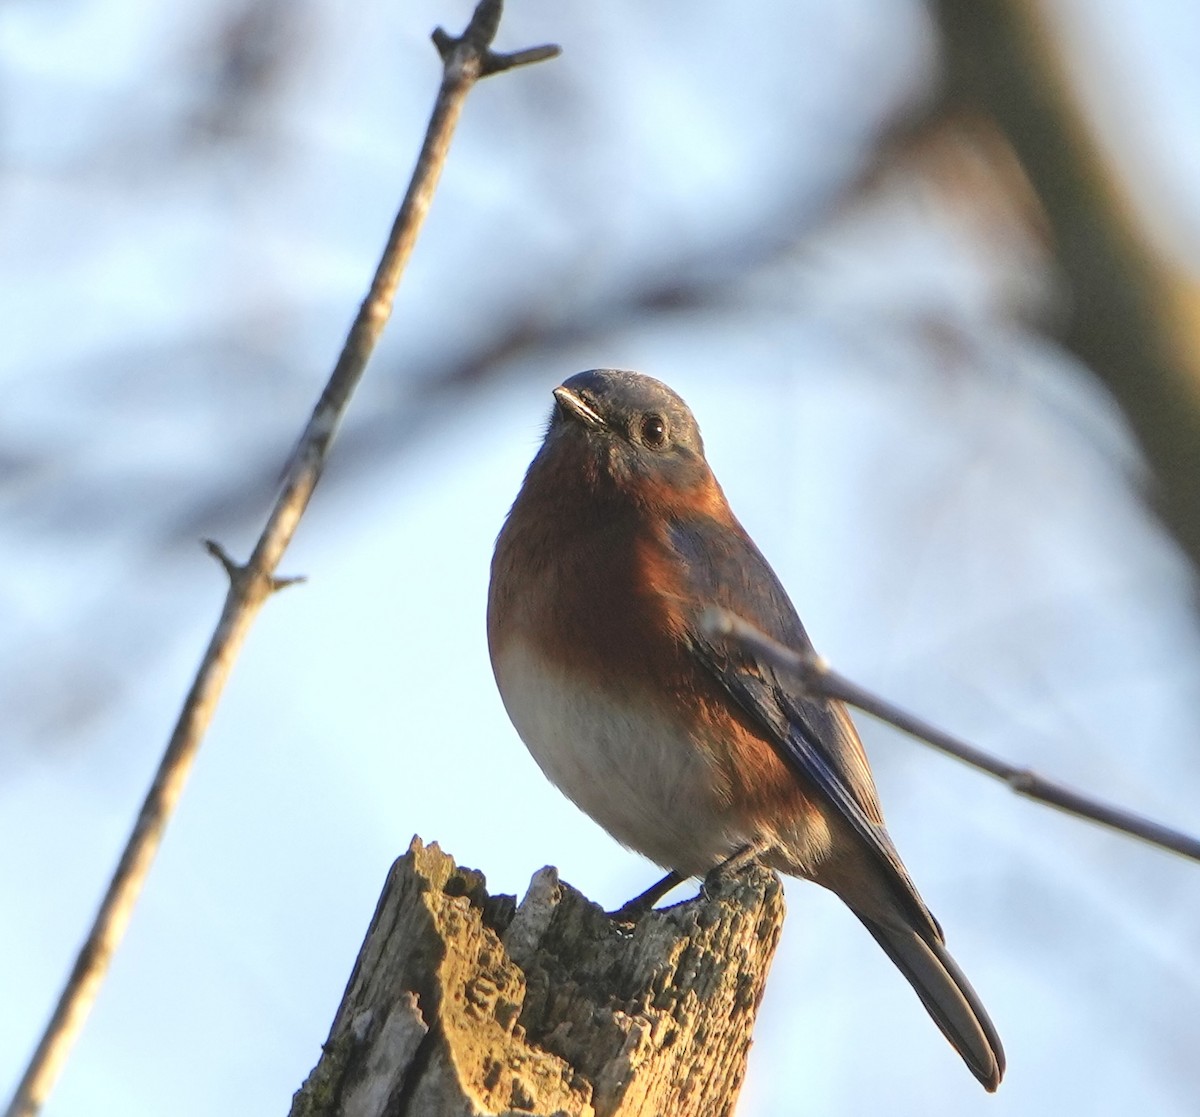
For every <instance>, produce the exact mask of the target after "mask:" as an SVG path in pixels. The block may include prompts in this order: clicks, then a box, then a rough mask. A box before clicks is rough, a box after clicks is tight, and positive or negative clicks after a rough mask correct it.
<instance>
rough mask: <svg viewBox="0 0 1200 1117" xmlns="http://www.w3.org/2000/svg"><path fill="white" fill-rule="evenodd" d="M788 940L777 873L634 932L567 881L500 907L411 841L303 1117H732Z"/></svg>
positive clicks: (503, 900) (737, 882)
mask: <svg viewBox="0 0 1200 1117" xmlns="http://www.w3.org/2000/svg"><path fill="white" fill-rule="evenodd" d="M782 923H783V893H782V889H781V887H780V884H779V880H778V878H777V877H775V876H774V874H772V873H769V872H767V871H766V870H763V869H757V868H756V869H754V870H752V871H750V872H747V873H744V874H742V875H740V876H738V877H736V878H734V879H731V880H725V881H721V882H719V883H718V884H716V885H715V886H713V887H712V888H711V889H710V890H709V895H707V896H701V897H698V898H697V899H695V900H691V901H689V902H687V903H683V904H678V905H676V906H675V907H672V908H668V909H666V910H665V911H654V912H650V913H649V914H647V915H646V916H644V917H643V918H642V919H640V920H639V921H638V922H637V924H636V925H629V924H620V923H615V922H614V921H613V920H611V919H610V918H609V917H608V916H607V915H606V914H605V913H604V912H603V911H602V910H601V909H600V908H599V907H598V906H597V905H595V904H593V903H591V902H590V901H589V900H587V899H586V898H585V897H584V896H582V895H581V894H580V893H578V892H576V891H575V890H574V889H573V888H571V887H570V886H569V885H565V884H563V883H561V882H560V881H559V880H558V876H557V874H556V873H555V871H554V870H553V869H552V868H546V869H542V870H540V871H539V872H538V873H537V874H535V876H534V878H533V880H532V882H531V883H530V886H529V891H528V892H527V894H526V896H525V899H524V900H522V901H521V904H520V905H519V906H518V905H517V904H516V901H515V897H512V896H495V897H492V896H489V895H488V893H487V891H486V888H485V881H484V878H483V875H482V874H481V873H478V872H475V871H474V870H472V869H461V868H459V867H458V866H456V865H455V864H454V861H453V859H452V858H450V857H449V856H447V855H446V854H444V853H442V851H441V850H440V849H439V848H438V847H437V845H436V844H435V845H431V846H429V847H426V846H424V845H423V844H422V843H421V841H420V839H418V838H414V839H413V842H412V845H411V846H410V847H409V850H408V853H407V854H405V855H404V856H403V857H401V858H400V859H399V860H398V861H396V863H395V864H394V865H393V866H392V869H391V872H390V873H389V874H388V880H387V884H386V885H385V886H384V890H383V895H382V896H381V897H380V899H379V905H378V907H377V908H376V910H375V917H374V919H373V920H372V921H371V926H370V929H369V930H368V931H367V937H366V939H365V941H364V942H363V945H362V949H361V951H360V952H359V956H358V961H357V962H356V963H355V966H354V972H353V973H352V974H351V976H350V982H349V984H348V985H347V987H346V992H345V995H344V996H343V998H342V1003H341V1006H340V1007H339V1009H338V1012H337V1016H336V1018H335V1019H334V1022H333V1028H332V1030H331V1031H330V1034H329V1039H328V1040H327V1041H326V1043H325V1045H324V1054H323V1055H322V1056H321V1059H320V1061H319V1062H318V1063H317V1065H316V1067H315V1068H314V1069H313V1071H312V1073H311V1074H310V1075H309V1077H308V1079H307V1081H306V1082H305V1083H304V1086H303V1087H302V1088H301V1089H300V1090H299V1091H298V1092H297V1094H296V1096H295V1098H294V1100H293V1104H292V1110H291V1113H292V1117H334V1115H336V1117H467V1115H471V1117H476V1115H482V1114H489V1115H491V1114H497V1115H498V1114H504V1115H512V1117H516V1115H521V1117H529V1115H544V1117H550V1115H552V1114H553V1115H561V1117H592V1115H595V1117H633V1115H638V1117H721V1115H725V1114H729V1113H731V1112H732V1110H733V1107H734V1103H735V1101H736V1099H737V1094H738V1090H739V1088H740V1086H741V1083H742V1079H743V1077H744V1075H745V1067H746V1056H747V1054H748V1052H749V1049H750V1033H751V1029H752V1027H753V1024H754V1017H755V1014H756V1012H757V1010H758V1004H759V1001H760V1000H761V999H762V993H763V988H764V984H765V981H766V975H767V970H768V968H769V966H770V962H771V956H772V954H773V953H774V950H775V945H776V943H777V942H778V939H779V931H780V927H781V926H782Z"/></svg>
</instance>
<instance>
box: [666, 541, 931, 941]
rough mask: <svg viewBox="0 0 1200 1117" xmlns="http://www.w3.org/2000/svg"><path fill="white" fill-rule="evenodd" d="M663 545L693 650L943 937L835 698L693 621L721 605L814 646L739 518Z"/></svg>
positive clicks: (791, 642)
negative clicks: (684, 601)
mask: <svg viewBox="0 0 1200 1117" xmlns="http://www.w3.org/2000/svg"><path fill="white" fill-rule="evenodd" d="M668 541H669V545H670V546H671V547H672V549H673V551H674V553H675V557H676V558H677V560H678V561H679V562H680V563H681V564H682V565H683V568H684V571H685V575H686V582H687V584H688V586H689V588H690V590H691V591H692V595H693V599H694V606H695V609H694V615H693V616H692V618H691V619H690V622H689V624H688V639H689V640H690V642H691V650H692V652H693V654H694V655H696V657H697V658H698V659H699V660H700V661H701V662H703V663H704V665H705V666H706V667H707V668H708V669H709V671H710V672H712V674H713V675H714V676H715V677H716V679H717V680H718V681H719V682H720V684H721V685H722V687H724V689H725V690H726V691H727V692H728V694H729V695H730V696H731V697H732V698H733V699H734V701H736V702H737V704H738V705H739V706H740V707H741V708H742V709H743V710H745V711H746V713H747V714H749V715H750V717H751V718H753V719H754V721H755V722H757V723H758V725H760V726H761V727H762V729H763V730H764V732H765V734H766V736H767V737H768V739H769V740H770V741H771V743H772V744H773V745H774V746H775V748H776V750H777V751H778V752H779V755H780V756H781V757H782V759H783V760H784V762H785V763H786V764H787V765H788V766H789V767H790V768H791V769H792V771H793V772H794V773H795V774H796V775H797V776H798V777H799V778H800V780H801V782H802V783H803V784H804V785H805V787H806V788H812V789H814V790H815V791H816V792H817V794H818V795H820V796H821V797H822V798H823V799H824V800H825V802H826V803H827V804H828V805H829V806H831V807H833V808H834V810H836V811H837V813H838V815H839V816H840V817H841V818H843V819H844V820H845V821H846V822H847V823H848V824H849V826H850V828H851V830H852V831H853V832H854V833H855V834H856V835H857V836H858V838H859V839H860V840H861V841H862V843H863V845H864V847H865V848H866V849H867V850H868V851H869V852H870V853H871V854H872V856H873V857H874V858H875V860H876V861H877V863H878V864H879V865H880V867H881V868H882V869H883V870H884V873H885V876H886V877H887V878H888V879H889V880H890V883H891V884H892V886H893V888H894V889H895V892H896V894H897V898H898V899H900V900H901V901H902V904H903V906H904V907H905V908H906V909H908V910H909V912H910V913H911V914H912V915H914V916H918V917H919V920H920V921H921V922H927V924H928V925H929V926H931V927H932V929H933V930H934V931H935V932H936V933H937V936H938V937H939V938H940V937H941V932H940V928H938V925H937V922H936V920H934V919H933V917H932V915H930V914H929V910H928V908H926V907H925V904H924V903H923V902H922V900H921V898H920V896H919V895H918V894H917V891H916V889H915V888H914V886H913V884H912V881H911V880H910V879H909V876H908V873H907V871H906V870H905V868H904V866H903V864H902V863H901V861H900V858H899V855H898V854H897V853H896V850H895V848H894V847H893V845H892V842H891V839H890V838H889V837H888V835H887V831H886V830H885V829H884V826H883V817H882V814H881V812H880V809H879V800H878V798H877V796H876V792H875V783H874V780H873V779H872V777H871V771H870V768H869V767H868V765H867V758H866V753H865V752H864V751H863V747H862V742H861V741H860V740H859V737H858V733H857V732H856V731H855V729H854V725H853V723H852V722H851V720H850V717H849V715H848V714H847V712H846V709H845V707H844V706H843V705H842V704H841V703H840V702H834V701H831V700H829V699H824V698H820V697H810V696H808V695H806V694H803V693H801V691H800V688H799V686H798V684H797V682H796V680H794V679H791V678H789V677H787V676H786V675H781V674H780V673H778V672H777V671H776V670H775V669H774V668H773V667H771V666H770V665H769V664H766V663H762V662H760V661H759V660H757V659H756V658H754V656H753V655H751V654H749V653H746V652H742V651H740V650H738V649H735V648H732V647H729V646H726V645H725V644H724V643H722V642H720V641H714V640H712V639H711V638H709V637H708V636H706V635H705V634H704V632H703V630H702V629H701V626H700V622H699V618H700V615H701V613H702V612H703V610H704V608H705V607H707V606H708V605H713V604H716V605H719V606H721V607H722V608H724V609H728V610H729V611H730V612H732V613H735V614H736V615H738V616H740V617H742V618H743V619H744V620H747V621H749V622H750V623H751V624H753V625H755V626H756V627H757V628H759V629H761V630H762V631H763V632H765V633H766V634H767V635H768V636H770V637H772V638H773V639H775V640H777V641H778V642H779V643H781V644H783V645H785V646H787V647H789V648H793V649H795V650H796V651H801V652H803V651H811V650H812V643H811V641H810V640H809V638H808V634H807V633H806V632H805V631H804V626H803V625H802V624H801V623H800V618H799V617H798V616H797V614H796V610H795V608H794V606H793V605H792V603H791V601H790V600H789V598H788V596H787V593H786V592H785V591H784V589H783V586H782V585H780V583H779V579H778V578H777V577H776V576H775V572H774V571H773V570H772V569H771V567H770V565H769V564H768V563H767V560H766V559H765V558H763V556H762V553H761V552H760V551H759V550H758V548H757V547H756V546H755V545H754V542H753V541H752V540H751V539H750V537H749V536H748V535H747V534H746V532H745V531H744V530H743V528H742V527H741V525H740V524H738V523H737V521H736V520H732V522H730V523H722V522H720V521H717V520H713V519H710V518H705V519H703V520H682V521H677V522H675V523H674V524H672V526H671V528H670V529H669V534H668Z"/></svg>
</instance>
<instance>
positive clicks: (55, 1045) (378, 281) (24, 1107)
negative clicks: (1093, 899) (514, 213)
mask: <svg viewBox="0 0 1200 1117" xmlns="http://www.w3.org/2000/svg"><path fill="white" fill-rule="evenodd" d="M500 13H501V0H482V2H481V3H480V4H479V6H478V7H477V8H476V9H475V13H474V15H473V16H472V18H471V21H470V23H469V24H468V26H467V29H466V31H465V32H464V33H463V35H462V36H461V37H460V38H457V39H456V38H453V37H452V36H450V35H447V34H446V33H445V32H444V31H442V30H441V29H440V28H439V29H438V30H437V31H436V32H435V33H434V43H435V44H436V46H437V49H438V53H439V54H440V55H441V57H442V63H443V74H442V83H441V88H440V89H439V90H438V95H437V100H436V102H435V103H434V107H433V112H432V115H431V117H430V120H429V125H428V129H427V131H426V134H425V142H424V144H423V146H422V148H421V153H420V156H419V157H418V159H417V165H416V168H415V169H414V171H413V175H412V179H411V181H410V183H409V187H408V192H407V193H406V194H405V196H404V202H403V204H402V205H401V207H400V212H399V213H398V215H397V217H396V221H395V223H394V224H393V226H392V231H391V235H390V236H389V238H388V242H387V246H386V248H385V249H384V252H383V256H382V258H381V260H380V262H379V266H378V268H377V270H376V272H375V278H374V279H373V280H372V282H371V287H370V291H369V292H368V294H367V297H366V298H365V300H364V301H363V304H362V306H361V307H360V309H359V312H358V315H357V317H356V318H355V320H354V324H353V326H352V327H351V329H350V332H349V335H348V336H347V338H346V343H345V346H344V347H343V349H342V353H341V356H340V357H339V358H338V362H337V365H336V366H335V368H334V370H333V373H332V374H331V375H330V377H329V381H328V383H327V384H326V385H325V390H324V391H323V392H322V393H321V398H320V399H319V400H318V401H317V405H316V407H315V408H314V409H313V413H312V417H311V418H310V419H309V421H308V425H307V426H306V427H305V429H304V432H303V434H302V435H301V436H300V440H299V442H298V443H297V446H296V449H295V452H294V453H293V454H292V458H291V461H290V463H289V465H288V468H287V472H286V475H285V478H284V482H283V486H282V491H281V493H280V494H279V497H278V499H277V500H276V502H275V506H274V507H273V508H272V510H271V514H270V516H269V517H268V519H267V523H266V526H265V527H264V528H263V531H262V534H261V535H260V537H259V540H258V543H257V544H256V545H255V548H254V552H253V554H252V555H251V556H250V560H249V561H248V562H247V563H246V564H245V565H244V566H239V565H238V564H237V563H235V562H234V561H233V560H232V559H230V558H229V557H228V556H227V555H226V554H225V553H224V551H222V550H221V548H220V547H219V546H217V545H216V544H214V543H209V544H208V547H209V550H210V551H211V552H212V553H213V554H214V555H216V557H217V558H218V559H219V560H220V561H221V563H222V565H223V566H224V567H225V570H226V572H227V573H228V575H229V583H230V584H229V592H228V594H227V596H226V599H225V605H224V608H223V609H222V611H221V617H220V620H219V621H218V622H217V626H216V630H215V631H214V632H213V636H212V639H211V641H210V642H209V645H208V649H207V651H206V652H205V654H204V658H203V659H202V661H201V663H200V667H199V669H198V671H197V673H196V677H195V680H194V682H193V683H192V686H191V689H190V690H189V692H188V695H187V698H186V699H185V701H184V704H183V708H182V710H181V712H180V715H179V720H178V721H177V722H176V725H175V729H174V731H173V732H172V734H171V738H170V741H169V742H168V744H167V748H166V751H165V752H164V753H163V757H162V760H161V762H160V763H159V767H158V771H157V773H156V774H155V777H154V781H153V783H152V784H151V785H150V790H149V791H148V792H147V794H146V798H145V800H144V801H143V803H142V807H141V811H140V812H139V814H138V818H137V821H136V823H135V824H134V827H133V832H132V833H131V834H130V836H129V839H128V841H127V842H126V845H125V849H124V852H123V853H122V854H121V859H120V861H119V863H118V865H117V868H116V871H115V872H114V874H113V877H112V880H111V881H110V882H109V885H108V890H107V892H106V893H105V896H104V899H103V901H102V902H101V904H100V909H99V911H98V912H97V914H96V918H95V920H94V922H93V924H92V927H91V930H90V931H89V933H88V936H87V939H86V940H85V942H84V944H83V947H82V948H81V949H80V951H79V954H78V956H77V958H76V960H75V965H74V967H73V968H72V970H71V974H70V976H69V977H68V979H67V982H66V985H65V986H64V988H63V991H62V993H61V995H60V996H59V1000H58V1004H57V1006H56V1007H55V1010H54V1014H53V1015H52V1016H51V1018H50V1021H49V1023H48V1024H47V1025H46V1029H45V1031H44V1032H43V1034H42V1038H41V1040H40V1041H39V1043H38V1046H37V1049H36V1050H35V1052H34V1054H33V1057H32V1058H31V1060H30V1062H29V1065H28V1067H27V1068H26V1070H25V1073H24V1075H23V1077H22V1079H21V1082H20V1084H19V1085H18V1087H17V1090H16V1092H15V1094H14V1095H13V1098H12V1100H11V1101H10V1103H9V1106H8V1109H7V1111H6V1113H7V1117H33V1115H34V1114H36V1113H38V1112H39V1110H40V1109H41V1107H42V1105H43V1104H44V1103H45V1101H46V1098H47V1097H48V1096H49V1093H50V1091H51V1089H52V1088H53V1086H54V1083H55V1081H56V1080H57V1078H58V1076H59V1074H60V1072H61V1071H62V1067H63V1064H64V1062H65V1060H66V1058H67V1055H68V1053H69V1052H70V1049H71V1047H72V1045H73V1043H74V1041H75V1039H76V1037H77V1036H78V1034H79V1032H80V1030H81V1029H82V1027H83V1024H84V1021H85V1020H86V1018H87V1015H88V1012H89V1011H90V1009H91V1006H92V1004H93V1002H94V1001H95V998H96V994H97V993H98V991H99V988H100V985H101V983H102V982H103V980H104V976H105V974H106V973H107V970H108V966H109V962H110V960H111V959H112V955H113V953H114V951H115V950H116V948H117V946H118V944H119V943H120V941H121V938H122V937H123V935H124V933H125V928H126V927H127V925H128V923H129V919H130V916H131V914H132V911H133V907H134V904H135V903H136V902H137V898H138V895H139V894H140V892H141V889H142V885H143V883H144V881H145V879H146V875H147V873H148V872H149V870H150V865H151V863H152V862H153V860H154V856H155V854H156V853H157V852H158V847H159V845H160V843H161V841H162V836H163V833H164V831H165V830H166V826H167V822H168V820H169V819H170V817H171V814H172V812H173V811H174V808H175V804H176V803H177V802H178V799H179V796H180V794H181V792H182V790H183V786H184V783H185V782H186V780H187V777H188V774H189V772H190V771H191V767H192V763H193V761H194V760H195V756H196V752H197V750H198V749H199V746H200V741H201V740H202V738H203V736H204V733H205V731H206V730H207V728H208V725H209V722H210V721H211V720H212V715H213V711H214V710H215V708H216V705H217V702H218V700H219V699H220V696H221V692H222V690H223V689H224V686H225V682H226V680H227V679H228V677H229V673H230V670H231V669H232V666H233V663H234V661H235V660H236V658H237V655H238V653H239V651H240V650H241V646H242V643H243V641H244V640H245V637H246V633H247V632H248V631H249V629H250V625H251V624H252V623H253V621H254V618H255V617H256V616H257V614H258V611H259V609H260V608H261V607H262V605H263V603H264V602H265V601H266V599H267V598H268V597H269V596H270V595H271V594H272V593H273V592H274V591H275V590H277V589H279V588H281V587H282V586H283V585H286V584H288V583H289V581H292V580H294V579H279V578H276V576H275V570H276V568H277V567H278V565H279V561H280V559H282V557H283V553H284V551H285V550H286V549H287V547H288V544H289V543H290V542H291V540H292V536H293V535H294V534H295V532H296V527H297V525H298V524H299V522H300V518H301V516H303V514H304V510H305V508H307V506H308V502H309V499H310V498H311V497H312V493H313V490H314V489H315V488H316V485H317V482H318V480H320V477H321V471H322V469H323V467H324V464H325V459H326V456H327V455H328V452H329V447H330V444H331V442H332V440H333V437H334V435H335V433H336V432H337V429H338V426H339V424H340V422H341V419H342V416H343V414H344V413H345V410H346V407H347V405H348V404H349V402H350V397H351V395H352V394H353V392H354V389H355V387H356V386H357V385H358V382H359V380H360V379H361V378H362V374H363V370H364V369H365V367H366V364H367V360H368V358H369V357H370V355H371V353H372V351H373V350H374V348H375V345H376V343H377V342H378V340H379V337H380V335H381V334H382V333H383V329H384V326H385V325H386V324H387V320H388V318H389V316H390V315H391V310H392V302H393V300H394V298H395V294H396V288H397V287H398V285H399V282H400V276H401V274H402V273H403V271H404V268H405V265H406V264H407V263H408V259H409V257H410V256H411V254H412V250H413V245H414V244H415V243H416V239H417V235H418V233H419V232H420V229H421V225H422V223H423V222H424V219H425V215H426V213H427V212H428V210H429V204H430V201H431V200H432V198H433V193H434V190H435V189H436V187H437V183H438V179H439V177H440V175H441V171H442V167H443V165H444V164H445V161H446V155H447V152H448V151H449V147H450V140H451V137H452V136H453V134H454V128H455V126H456V125H457V123H458V118H459V116H460V115H461V113H462V109H463V104H464V103H465V101H466V97H467V94H468V93H469V92H470V90H471V88H472V87H473V86H474V84H475V82H476V81H478V80H479V79H480V78H482V77H486V76H487V75H489V74H492V73H498V72H500V71H501V70H506V69H510V68H511V67H513V66H518V65H523V64H526V63H529V62H537V61H541V60H542V59H545V58H551V57H553V56H554V55H555V54H557V53H558V48H557V47H536V48H533V49H532V50H528V51H520V52H518V53H516V54H511V55H502V54H496V53H495V52H493V51H492V50H491V42H492V38H493V37H494V35H495V33H496V27H497V25H498V23H499V20H500Z"/></svg>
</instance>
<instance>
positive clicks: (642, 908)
mask: <svg viewBox="0 0 1200 1117" xmlns="http://www.w3.org/2000/svg"><path fill="white" fill-rule="evenodd" d="M686 879H687V878H686V877H682V876H680V875H679V874H678V873H677V872H675V870H674V869H672V870H671V871H670V872H669V873H667V875H666V876H665V877H663V878H662V880H660V881H656V882H655V883H654V884H652V885H650V887H649V888H647V889H646V891H645V892H642V893H640V894H639V895H637V896H634V898H633V899H632V900H630V901H629V902H628V903H626V904H622V905H621V907H619V908H618V909H617V910H616V911H614V912H610V913H609V919H613V920H615V921H616V922H618V923H636V922H637V921H638V920H639V919H641V917H642V916H643V915H645V914H646V912H648V911H649V910H650V909H651V908H652V907H654V905H655V904H657V903H658V901H659V900H661V899H662V898H663V897H664V896H665V895H666V894H667V893H668V892H670V891H671V889H672V888H675V887H676V886H678V885H680V884H682V883H683V882H684V881H685V880H686Z"/></svg>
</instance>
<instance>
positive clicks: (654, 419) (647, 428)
mask: <svg viewBox="0 0 1200 1117" xmlns="http://www.w3.org/2000/svg"><path fill="white" fill-rule="evenodd" d="M638 434H640V435H641V438H642V442H643V443H645V445H647V446H649V447H651V448H652V449H655V450H657V449H658V448H659V447H661V446H665V445H666V442H667V421H666V420H665V419H664V418H663V417H662V416H661V415H653V414H652V415H643V416H642V421H641V424H640V426H639V427H638Z"/></svg>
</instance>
